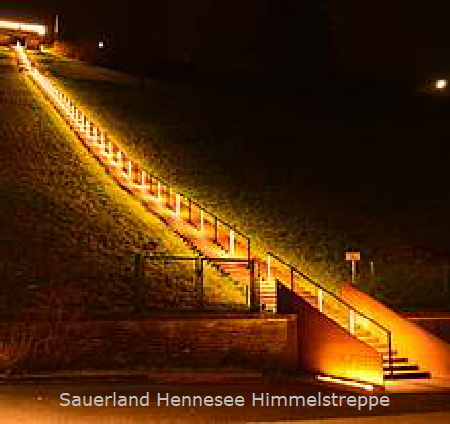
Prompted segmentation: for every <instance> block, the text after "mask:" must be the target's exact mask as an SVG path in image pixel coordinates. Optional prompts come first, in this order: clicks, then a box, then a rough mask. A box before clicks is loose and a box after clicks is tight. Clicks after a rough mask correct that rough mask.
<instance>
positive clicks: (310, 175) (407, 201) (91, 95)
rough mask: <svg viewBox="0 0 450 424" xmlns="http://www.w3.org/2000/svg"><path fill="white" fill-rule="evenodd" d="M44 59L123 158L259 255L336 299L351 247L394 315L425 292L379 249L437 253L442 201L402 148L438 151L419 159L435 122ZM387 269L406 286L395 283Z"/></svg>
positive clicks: (436, 131) (438, 123)
mask: <svg viewBox="0 0 450 424" xmlns="http://www.w3.org/2000/svg"><path fill="white" fill-rule="evenodd" d="M41 59H43V64H44V65H45V67H47V69H48V70H49V72H50V73H51V74H52V75H53V76H55V77H57V79H58V80H59V81H60V82H61V83H62V84H64V86H65V87H66V88H67V89H68V90H69V92H70V93H71V94H72V95H73V97H74V98H75V99H76V100H77V102H79V103H80V104H82V105H84V106H85V109H86V110H87V111H88V113H89V115H90V116H92V117H93V118H94V119H95V120H96V121H97V122H98V123H100V124H101V125H102V126H103V127H104V128H105V129H107V130H108V131H109V132H110V133H111V134H112V135H113V136H114V137H115V138H116V139H117V140H120V142H121V143H122V144H123V145H125V146H126V150H127V151H129V152H130V153H132V154H133V155H134V156H135V157H136V158H138V159H139V160H140V161H141V163H143V164H144V165H145V166H146V167H147V168H148V169H151V170H153V171H154V172H156V173H157V174H159V175H161V176H162V177H164V178H166V179H167V180H169V181H172V182H173V184H174V185H177V186H178V187H179V189H180V190H181V191H183V192H185V193H190V194H191V195H193V196H194V197H195V198H196V199H197V200H199V201H200V202H201V203H202V204H204V205H205V206H209V207H210V208H211V209H212V210H213V211H214V212H216V213H217V214H219V215H220V216H222V217H223V218H225V219H226V220H228V221H230V222H233V223H235V224H236V225H237V226H238V227H240V228H242V229H243V230H244V231H245V232H247V233H248V234H250V235H252V237H253V241H254V242H255V243H257V244H258V245H259V246H271V247H272V248H273V249H275V250H276V251H277V252H278V253H280V254H281V256H282V257H284V258H286V259H287V260H289V261H290V262H291V263H293V264H295V265H297V266H298V267H299V268H300V269H301V270H303V271H304V272H306V273H307V274H309V275H310V276H311V277H313V278H314V279H316V280H317V281H319V282H321V283H322V284H324V285H326V286H328V287H330V288H333V289H334V288H336V287H337V286H338V285H339V283H340V282H341V281H342V280H346V279H348V273H349V267H348V264H347V263H345V262H344V261H343V253H344V251H345V250H346V249H349V248H357V249H360V250H362V252H363V259H366V260H365V262H362V264H361V270H362V273H363V274H364V275H367V274H368V269H369V264H368V260H369V258H370V259H372V260H375V263H376V265H377V267H376V271H377V279H378V280H379V281H378V286H380V287H381V290H382V291H384V294H385V295H386V294H389V296H388V297H389V298H388V299H387V298H386V296H384V299H385V300H386V301H388V302H389V303H390V304H391V305H392V306H396V307H401V306H408V305H412V304H414V302H415V300H421V299H423V292H424V285H425V284H428V283H430V284H431V280H429V279H427V277H426V274H427V271H426V270H425V271H422V272H419V274H420V275H419V276H418V277H417V276H412V275H411V273H410V272H409V271H410V258H403V257H402V258H401V262H397V263H396V266H395V267H391V266H390V265H389V264H390V263H391V262H390V261H389V260H385V258H384V254H380V256H379V257H378V256H377V254H376V252H377V251H378V250H379V249H381V250H383V249H385V248H386V247H387V246H397V245H407V246H408V245H411V246H414V245H415V244H419V245H424V244H427V243H430V244H433V243H436V245H437V246H439V244H440V243H442V242H445V237H443V235H444V234H443V233H444V232H445V231H443V230H445V229H446V228H448V222H447V221H446V220H443V216H444V215H443V214H442V208H443V207H444V208H447V209H450V208H449V207H448V205H447V206H445V205H442V204H440V202H439V199H440V198H441V197H440V196H441V195H442V193H441V191H442V187H441V185H439V184H435V185H433V186H432V187H430V186H429V185H427V184H425V183H424V182H423V181H422V180H421V177H420V175H421V173H420V172H415V171H414V170H415V169H416V168H415V167H417V169H418V170H420V169H421V168H420V160H423V157H424V151H423V149H418V148H417V144H413V143H411V144H408V138H407V137H413V138H414V141H415V142H422V141H423V140H424V139H426V135H427V134H431V135H432V137H433V139H435V140H437V141H436V142H435V143H434V144H433V143H431V144H430V143H429V147H430V148H429V149H428V154H429V155H432V154H433V155H434V156H433V158H436V157H439V152H440V150H439V149H440V147H439V146H440V144H439V137H440V134H441V132H440V131H441V130H442V128H443V125H444V120H443V117H440V118H439V119H438V120H434V121H433V119H432V118H429V117H427V118H426V119H428V121H427V122H425V124H426V125H425V124H424V125H423V126H419V125H415V124H414V123H411V122H410V118H411V117H408V115H407V113H404V114H401V113H400V114H398V113H397V112H396V111H395V110H393V111H387V112H386V111H385V112H383V113H384V115H383V114H381V115H380V114H379V111H377V110H376V106H373V105H364V104H362V105H360V107H358V108H356V109H351V108H346V107H345V101H344V99H343V98H342V99H341V100H338V101H337V102H336V104H333V105H331V106H330V105H329V102H328V103H327V99H326V98H323V97H321V96H319V94H318V95H317V96H316V97H314V98H306V99H300V100H299V99H296V98H294V97H291V98H289V97H287V98H284V97H283V98H279V97H277V96H276V95H274V94H272V95H270V96H268V95H265V94H261V93H253V94H251V95H246V94H245V93H239V92H233V91H232V90H221V89H217V88H216V89H214V90H212V89H210V87H205V86H197V87H190V86H186V85H182V84H168V83H162V82H158V81H146V82H145V84H143V83H142V81H139V80H137V79H133V78H130V77H128V76H124V75H123V74H120V73H117V72H114V71H108V70H104V69H102V68H98V67H93V66H89V65H87V64H84V63H81V62H77V61H74V60H65V59H61V58H58V57H56V56H52V55H51V54H46V55H44V56H42V57H41ZM337 99H339V96H337ZM374 107H375V109H373V108H374ZM399 109H400V107H399ZM377 113H378V115H377ZM379 116H381V118H380V119H378V118H377V117H379ZM420 116H421V115H420V114H419V115H418V116H415V117H414V119H419V118H420ZM374 117H375V118H374ZM377 119H378V120H377ZM405 131H408V136H404V133H405ZM402 137H406V138H405V140H403V139H402ZM405 151H408V152H412V156H411V158H412V159H407V158H406V156H405ZM436 155H437V156H436ZM427 158H428V156H427ZM436 169H437V170H439V169H442V168H441V167H439V166H437V167H436ZM403 171H405V175H404V177H403V179H402V178H400V179H398V178H397V177H398V176H399V175H403V174H402V172H403ZM439 175H440V174H439ZM439 175H438V174H436V178H439ZM393 176H395V177H396V178H397V180H395V179H394V178H393ZM437 181H439V180H437ZM447 209H445V210H447ZM377 261H378V262H377ZM398 267H400V268H401V273H402V274H403V275H404V276H409V279H408V278H406V280H405V278H402V279H401V281H400V280H399V279H398V278H399V272H398V269H397V268H398ZM436 267H437V269H436ZM428 268H433V269H434V270H435V274H437V275H438V277H437V280H436V279H434V280H433V281H432V284H433V290H434V293H433V296H431V297H430V299H429V302H428V306H431V305H433V304H434V303H435V302H436V301H439V298H442V296H441V294H442V293H441V292H442V290H443V286H442V284H443V282H444V280H445V275H444V273H443V271H442V262H440V263H438V264H434V263H431V262H430V263H429V264H428ZM380 281H381V282H380ZM405 281H406V282H405ZM436 282H437V284H436ZM433 290H431V291H433ZM399 299H401V301H399ZM419 303H420V302H419ZM425 303H426V302H425ZM441 303H442V302H441ZM422 304H423V302H422ZM442 305H443V306H444V307H445V306H448V305H447V304H446V303H445V304H444V303H442Z"/></svg>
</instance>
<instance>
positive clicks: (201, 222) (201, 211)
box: [200, 209, 205, 234]
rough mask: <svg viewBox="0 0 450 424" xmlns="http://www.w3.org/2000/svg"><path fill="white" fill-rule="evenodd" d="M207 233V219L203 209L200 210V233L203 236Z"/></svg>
mask: <svg viewBox="0 0 450 424" xmlns="http://www.w3.org/2000/svg"><path fill="white" fill-rule="evenodd" d="M204 231H205V217H204V212H203V209H200V232H201V233H202V234H203V233H204Z"/></svg>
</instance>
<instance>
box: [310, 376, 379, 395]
mask: <svg viewBox="0 0 450 424" xmlns="http://www.w3.org/2000/svg"><path fill="white" fill-rule="evenodd" d="M316 379H317V380H320V381H326V382H329V383H338V384H343V385H344V386H352V387H358V388H360V389H364V390H369V391H372V390H373V389H374V386H372V384H364V383H358V382H357V381H349V380H342V379H340V378H337V377H327V376H325V375H318V376H316Z"/></svg>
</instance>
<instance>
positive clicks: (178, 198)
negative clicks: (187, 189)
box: [175, 193, 181, 216]
mask: <svg viewBox="0 0 450 424" xmlns="http://www.w3.org/2000/svg"><path fill="white" fill-rule="evenodd" d="M175 215H176V216H180V215H181V196H180V194H178V193H176V194H175Z"/></svg>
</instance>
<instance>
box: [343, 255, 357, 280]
mask: <svg viewBox="0 0 450 424" xmlns="http://www.w3.org/2000/svg"><path fill="white" fill-rule="evenodd" d="M345 260H346V261H350V262H351V263H352V284H355V280H356V262H358V261H360V260H361V252H347V253H346V254H345Z"/></svg>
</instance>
